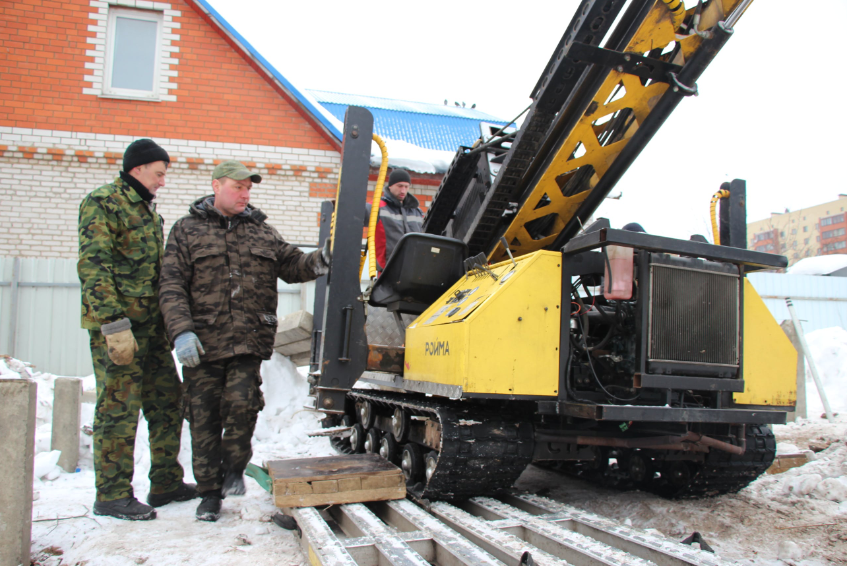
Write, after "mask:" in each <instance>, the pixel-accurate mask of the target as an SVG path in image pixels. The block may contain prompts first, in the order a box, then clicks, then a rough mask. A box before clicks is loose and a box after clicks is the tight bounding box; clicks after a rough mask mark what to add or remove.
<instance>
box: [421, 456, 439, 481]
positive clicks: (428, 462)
mask: <svg viewBox="0 0 847 566" xmlns="http://www.w3.org/2000/svg"><path fill="white" fill-rule="evenodd" d="M437 465H438V452H436V451H435V450H433V451H432V452H427V455H426V457H425V458H424V466H425V467H426V472H425V473H426V481H429V480H430V478H432V474H434V473H435V467H436V466H437Z"/></svg>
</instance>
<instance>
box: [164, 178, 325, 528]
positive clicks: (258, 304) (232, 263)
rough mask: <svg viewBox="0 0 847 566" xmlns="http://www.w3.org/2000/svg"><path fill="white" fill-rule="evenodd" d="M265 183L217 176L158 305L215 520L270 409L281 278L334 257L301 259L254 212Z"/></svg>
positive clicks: (198, 472) (204, 510) (177, 252)
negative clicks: (266, 378) (178, 366)
mask: <svg viewBox="0 0 847 566" xmlns="http://www.w3.org/2000/svg"><path fill="white" fill-rule="evenodd" d="M261 180H262V177H261V176H260V175H257V174H254V173H252V172H250V171H248V170H247V168H246V167H245V166H244V165H242V164H241V163H239V162H237V161H225V162H223V163H221V164H220V165H218V166H217V167H216V168H215V170H214V172H213V174H212V188H213V189H214V195H212V196H207V197H203V198H200V199H198V200H197V201H195V202H194V203H193V204H192V205H191V207H190V209H189V212H190V214H189V215H188V216H185V217H183V218H181V219H180V220H178V221H177V223H176V224H175V225H174V227H173V228H172V229H171V233H170V236H169V237H168V245H167V250H166V252H165V261H164V265H163V266H162V277H161V281H160V286H159V301H160V303H161V305H162V313H163V315H164V317H165V324H166V325H167V329H168V333H169V334H170V336H171V338H172V339H173V340H174V342H175V344H176V352H177V357H178V358H179V361H180V362H182V363H183V370H182V374H183V379H184V383H185V385H186V386H187V388H188V403H189V405H188V407H189V411H190V412H189V419H188V420H189V423H190V425H191V446H192V452H193V462H192V463H193V466H194V477H195V479H196V480H197V491H199V492H200V494H201V495H202V496H203V501H202V502H201V503H200V505H199V506H198V508H197V513H196V515H197V518H198V519H201V520H204V521H216V520H217V519H218V518H219V516H220V509H221V499H222V498H223V497H225V496H226V495H241V494H243V493H244V470H245V468H246V466H247V464H248V463H249V462H250V458H251V456H252V454H253V453H252V449H251V439H252V437H253V430H254V428H255V425H256V419H257V416H258V413H259V411H260V410H261V409H262V407H264V399H263V397H262V391H261V389H260V387H259V386H260V385H261V383H262V378H261V376H260V374H259V369H260V366H261V363H262V360H267V359H269V358H270V357H271V354H272V353H273V343H274V337H275V335H276V325H277V317H276V308H277V300H278V294H277V278H278V277H279V278H281V279H283V280H284V281H286V282H288V283H299V282H303V281H311V280H313V279H316V278H317V277H318V276H320V275H323V274H324V273H326V272H327V270H328V267H329V251H328V249H327V247H326V246H325V247H324V250H318V251H315V252H312V253H310V254H304V253H303V252H301V251H300V250H299V249H297V248H296V247H294V246H291V245H289V244H287V243H285V241H284V240H283V239H282V237H281V236H280V235H279V233H278V232H277V231H276V230H275V229H274V228H273V227H272V226H270V225H269V224H267V223H266V222H265V220H266V219H267V216H266V215H265V214H264V213H263V212H262V211H261V210H259V209H257V208H253V207H252V206H250V205H249V204H248V203H249V200H250V189H251V188H252V185H253V183H260V182H261Z"/></svg>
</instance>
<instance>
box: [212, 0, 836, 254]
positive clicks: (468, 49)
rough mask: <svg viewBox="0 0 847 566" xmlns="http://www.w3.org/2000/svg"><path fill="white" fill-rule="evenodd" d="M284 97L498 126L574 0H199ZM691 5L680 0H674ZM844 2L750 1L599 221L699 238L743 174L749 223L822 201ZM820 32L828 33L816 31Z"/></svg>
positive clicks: (518, 101) (826, 190) (536, 71)
mask: <svg viewBox="0 0 847 566" xmlns="http://www.w3.org/2000/svg"><path fill="white" fill-rule="evenodd" d="M209 1H210V3H211V4H212V5H213V6H214V7H215V9H216V10H218V11H219V12H220V13H221V15H222V16H223V17H224V18H226V19H227V20H228V21H229V22H230V24H232V25H233V26H234V27H235V28H236V29H237V30H238V31H239V33H241V34H242V35H243V36H244V37H245V38H246V39H247V40H248V41H249V42H250V43H252V44H253V46H254V47H256V49H258V50H259V52H260V53H262V55H263V56H264V57H265V58H266V59H268V60H269V61H270V62H271V64H273V65H274V66H275V67H276V68H277V70H279V71H280V72H281V73H282V74H283V75H285V76H286V78H288V79H289V80H290V81H291V82H293V83H294V84H295V85H296V86H297V87H298V88H303V89H316V90H328V91H334V92H344V93H352V94H364V95H372V96H382V97H386V98H397V99H404V100H413V101H421V102H432V103H438V104H440V103H443V101H444V99H445V98H446V99H447V100H448V101H449V103H450V104H453V102H454V101H458V102H463V101H464V102H465V103H466V104H467V105H468V106H470V105H471V104H473V103H475V104H476V105H477V108H478V109H480V110H483V111H485V112H488V113H490V114H493V115H495V116H497V117H499V118H501V119H503V120H509V119H511V118H513V117H514V116H515V115H516V114H518V113H519V112H520V111H521V110H523V109H524V108H525V107H526V106H527V105H528V104H529V103H530V100H529V98H528V97H529V94H530V91H531V90H532V88H533V86H534V85H535V83H536V81H537V80H538V77H539V75H540V74H541V72H542V71H543V69H544V66H545V64H546V63H547V61H548V60H549V58H550V56H551V54H552V52H553V49H554V48H555V46H556V44H557V43H558V41H559V39H560V38H561V36H562V34H563V33H564V30H565V27H566V26H567V24H568V22H569V21H570V19H571V16H572V15H573V11H574V10H575V8H576V7H577V6H578V5H579V2H578V1H577V0H565V1H559V2H552V1H551V2H539V1H534V0H524V1H522V2H514V1H512V2H500V1H491V0H489V1H487V2H457V1H456V0H452V1H442V0H428V1H427V2H398V1H396V0H395V1H394V2H388V1H372V2H365V1H361V0H357V1H349V0H348V1H335V0H324V1H321V2H281V1H279V0H209ZM685 3H686V6H687V7H690V6H692V5H693V2H692V1H691V0H688V1H686V2H685ZM845 21H847V1H845V0H819V1H817V2H808V3H807V2H803V3H799V2H796V1H794V2H792V1H789V0H757V1H756V2H754V3H753V5H752V6H751V7H750V8H749V9H748V11H747V13H746V14H745V15H744V17H742V18H741V20H740V21H739V22H738V24H737V25H736V33H735V35H734V36H733V37H732V38H731V39H730V40H729V43H728V44H727V45H726V47H724V49H723V50H722V51H721V53H720V54H719V55H718V57H717V58H716V59H715V61H714V62H713V63H712V64H711V66H710V67H709V69H707V70H706V72H705V74H704V75H703V76H702V77H701V79H700V81H699V89H700V96H699V97H697V98H693V97H692V98H688V99H685V100H683V101H682V103H681V104H680V106H679V107H678V108H677V110H676V111H675V112H674V114H673V115H672V116H671V118H670V119H669V120H668V121H667V122H666V123H665V125H664V127H663V128H662V129H661V130H660V131H659V133H658V134H657V135H656V136H655V137H654V138H653V140H652V142H651V143H650V144H649V145H648V146H647V148H646V149H645V150H644V151H643V152H642V154H641V156H640V157H639V158H638V159H637V160H636V162H635V163H634V164H633V165H632V167H630V169H629V171H628V172H627V174H626V175H625V176H624V177H623V178H622V179H621V181H620V182H619V183H618V185H617V187H616V189H615V191H614V192H615V193H617V192H618V191H620V192H622V193H623V197H622V198H621V199H620V200H619V201H608V200H607V202H606V204H605V205H604V206H603V207H602V208H601V210H600V212H599V214H601V215H605V216H607V217H609V218H610V219H611V221H612V225H613V226H616V227H619V226H621V225H623V224H625V223H627V222H630V221H638V222H641V223H642V224H643V225H644V227H645V228H646V229H647V231H648V232H652V233H655V234H661V235H667V236H675V237H683V238H687V237H688V236H689V235H690V234H692V233H703V234H706V235H707V236H708V237H709V238H710V239H711V234H708V233H707V232H710V231H711V229H710V228H709V224H708V209H709V199H710V197H711V195H712V194H713V193H714V192H715V191H716V190H718V189H719V187H720V184H721V183H722V182H723V181H727V180H731V179H733V178H741V179H746V180H747V190H748V199H747V208H748V220H750V221H752V220H759V219H762V218H766V217H768V216H769V214H770V212H776V211H783V210H784V209H786V208H789V209H792V210H794V209H798V208H803V207H806V206H811V205H814V204H819V203H822V202H826V201H830V200H835V199H836V198H837V196H838V194H839V193H847V183H845V181H844V174H843V172H842V169H843V164H844V163H845V161H847V155H845V153H847V144H845V143H844V141H843V136H844V132H845V130H847V117H845V112H844V111H843V109H842V108H841V102H842V100H841V99H842V96H843V95H844V90H845V89H844V86H845V83H847V79H845V73H844V70H843V69H844V64H843V62H840V60H839V59H838V58H837V57H836V54H837V53H838V52H841V51H843V40H842V38H841V33H843V31H842V27H841V26H843V23H844V22H845ZM827 24H829V25H827Z"/></svg>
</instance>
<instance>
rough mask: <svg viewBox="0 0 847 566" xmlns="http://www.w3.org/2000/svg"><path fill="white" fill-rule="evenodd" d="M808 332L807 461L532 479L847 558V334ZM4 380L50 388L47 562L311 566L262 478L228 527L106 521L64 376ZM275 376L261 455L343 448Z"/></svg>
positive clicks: (775, 557) (535, 487)
mask: <svg viewBox="0 0 847 566" xmlns="http://www.w3.org/2000/svg"><path fill="white" fill-rule="evenodd" d="M807 339H808V342H809V346H810V348H811V349H812V352H813V355H814V358H815V359H816V361H817V364H818V369H819V371H820V374H821V376H822V379H823V382H824V387H825V390H826V392H827V394H828V396H829V402H830V405H831V406H832V409H833V411H835V412H836V413H839V416H837V417H836V419H835V421H834V422H828V421H826V420H825V419H822V418H821V413H822V412H823V409H822V404H821V402H820V399H819V397H818V396H817V392H816V390H815V388H814V384H813V382H812V381H811V377H808V376H807V377H808V381H807V398H808V403H809V412H808V414H809V417H810V418H808V419H801V420H799V421H798V422H796V423H792V424H789V425H785V426H776V427H774V432H775V434H776V436H777V440H778V442H779V445H778V447H779V451H780V452H781V453H794V452H801V451H806V450H809V449H810V447H814V448H816V449H821V448H823V449H822V451H820V452H817V453H813V458H814V459H813V460H812V461H810V462H809V463H807V464H806V465H804V466H802V467H799V468H794V469H791V470H789V471H787V472H785V473H783V474H778V475H765V476H762V477H761V478H759V479H758V480H756V481H755V482H753V483H752V484H751V485H750V486H748V487H747V488H745V489H743V490H741V491H740V492H739V493H737V494H733V495H726V496H721V497H716V498H711V499H704V500H699V501H691V500H686V501H668V500H664V499H661V498H658V497H656V496H653V495H650V494H645V493H641V492H631V493H621V492H617V491H611V490H605V489H602V488H598V487H597V486H593V485H590V484H587V483H584V482H581V481H578V480H573V479H570V478H565V477H563V476H561V475H558V474H556V473H553V472H549V471H545V470H541V469H539V468H535V467H530V468H529V469H528V470H527V471H526V472H525V473H524V475H523V476H522V477H521V479H520V480H519V482H518V487H519V488H521V489H525V490H528V491H532V492H542V494H543V495H545V496H547V497H551V498H553V499H557V500H560V501H563V502H566V503H568V504H571V505H574V506H576V507H579V508H583V509H586V510H589V511H592V512H595V513H598V514H600V515H604V516H607V517H610V518H612V519H615V520H619V521H622V522H624V523H626V524H629V525H632V526H633V527H635V528H640V529H649V530H652V532H654V533H660V534H662V535H664V536H666V537H668V538H669V539H672V540H681V539H683V538H685V537H686V536H688V535H690V534H691V533H692V532H694V531H697V532H700V533H701V535H702V536H703V537H704V538H705V540H706V541H707V542H708V544H709V545H711V546H712V547H713V548H714V549H715V551H716V553H717V554H718V556H719V557H721V558H722V559H725V560H731V561H737V562H738V563H740V564H744V565H757V566H772V565H773V566H775V565H779V564H789V565H794V566H819V565H823V564H847V527H846V526H845V525H847V445H845V438H847V417H845V415H847V331H845V330H844V329H842V328H830V329H825V330H819V331H816V332H812V333H809V334H808V335H807ZM0 374H3V376H4V377H15V376H16V375H20V376H23V377H32V378H33V379H34V380H35V381H36V382H37V383H38V415H37V418H38V426H37V432H36V452H37V454H36V475H38V476H39V478H37V479H36V480H35V482H34V490H35V492H36V497H37V498H36V500H35V501H34V503H33V520H34V522H33V529H32V556H33V560H34V563H35V564H39V565H51V566H58V565H60V564H62V565H67V566H70V565H77V564H86V565H88V566H99V565H110V566H111V565H116V566H121V565H125V564H126V565H135V564H148V565H157V566H158V565H163V566H170V565H177V564H185V565H194V564H196V565H200V564H203V565H228V564H244V563H262V564H266V563H267V564H269V563H274V564H283V565H300V564H303V565H305V564H308V560H307V559H306V558H305V557H304V556H303V554H302V553H301V552H300V548H299V544H298V540H297V538H296V537H295V536H294V535H293V534H292V533H291V532H289V531H285V530H282V529H280V528H278V527H277V526H276V525H275V524H274V523H272V522H270V517H271V515H272V514H273V513H274V512H276V508H275V507H274V505H273V503H272V500H271V497H270V495H269V494H268V493H267V492H265V491H264V490H262V489H261V488H260V487H259V486H258V485H257V484H256V483H255V482H254V481H253V480H251V479H249V478H248V480H247V484H248V485H247V494H246V495H245V496H243V497H230V498H228V499H226V500H224V505H223V514H222V517H221V519H220V521H218V522H217V523H204V522H201V521H197V520H195V518H194V510H195V508H196V506H197V503H198V501H197V500H194V501H188V502H184V503H172V504H170V505H167V506H165V507H162V508H160V509H159V510H158V518H157V519H156V520H155V521H148V522H126V521H120V520H117V519H111V518H107V517H98V516H95V515H93V513H92V512H91V507H92V504H93V502H94V472H93V469H92V460H91V437H90V436H88V435H85V434H83V435H82V440H81V452H82V456H81V458H80V464H79V468H80V471H79V472H77V473H65V472H63V471H61V469H60V468H58V467H56V466H55V460H56V458H57V454H55V453H53V454H51V453H50V452H49V449H50V431H51V416H52V402H53V392H52V387H53V382H54V380H55V376H53V375H50V374H45V373H39V372H35V371H33V370H32V369H30V368H27V367H26V365H25V364H22V363H20V362H18V361H17V360H12V359H10V360H7V362H6V363H3V362H0ZM262 376H263V380H264V385H263V390H264V394H265V401H266V407H265V410H264V411H263V412H262V414H261V415H260V418H259V422H258V425H257V428H256V434H255V436H254V441H253V448H254V456H253V462H254V463H259V464H261V463H262V462H264V461H266V460H272V459H279V458H287V457H302V456H322V455H328V454H332V453H333V451H332V449H331V448H330V446H329V442H328V441H327V439H325V438H308V437H306V435H305V433H306V431H308V430H313V429H317V428H319V427H320V425H319V423H318V419H317V417H316V416H315V415H314V414H313V413H311V412H309V411H305V410H303V409H302V407H303V404H304V401H305V398H306V393H307V389H308V386H307V383H306V380H305V377H304V376H303V375H302V374H301V373H299V372H298V371H297V369H296V368H294V366H293V365H292V364H291V362H290V361H289V360H288V359H287V358H284V357H282V356H279V355H278V354H275V355H274V357H273V359H271V360H270V361H268V362H265V363H264V364H263V365H262ZM84 388H85V389H86V390H93V389H94V379H93V376H89V377H87V378H85V379H84ZM92 417H93V406H92V405H90V404H84V405H83V415H82V420H83V423H84V428H85V427H90V425H91V421H92ZM143 423H144V421H143V420H142V425H141V426H140V427H139V435H138V439H137V442H136V467H135V471H136V473H135V479H134V482H133V485H134V487H135V492H136V496H137V497H138V498H139V499H141V500H144V498H145V497H146V495H147V489H148V485H149V484H148V482H147V478H146V475H147V471H148V470H149V467H150V458H149V451H148V444H147V430H146V426H144V424H143ZM88 430H90V428H88ZM180 461H181V462H182V464H183V467H184V468H185V471H186V476H187V477H186V481H192V477H191V464H190V442H189V434H188V427H187V426H186V427H185V428H184V430H183V442H182V451H181V453H180Z"/></svg>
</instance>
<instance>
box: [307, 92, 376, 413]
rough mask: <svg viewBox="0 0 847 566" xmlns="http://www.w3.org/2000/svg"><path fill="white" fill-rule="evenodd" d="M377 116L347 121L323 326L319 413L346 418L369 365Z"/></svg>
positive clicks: (358, 112)
mask: <svg viewBox="0 0 847 566" xmlns="http://www.w3.org/2000/svg"><path fill="white" fill-rule="evenodd" d="M372 139H373V116H372V115H371V113H370V112H369V111H368V110H366V109H365V108H361V107H358V106H350V107H348V108H347V114H346V115H345V117H344V141H343V143H342V147H341V173H340V175H341V188H340V190H339V192H338V198H337V200H336V203H335V228H334V231H333V236H332V256H333V257H332V267H331V270H330V273H329V276H328V280H327V287H326V293H325V297H326V303H325V304H326V309H325V311H324V315H323V322H322V323H321V329H322V330H323V333H322V334H321V349H320V358H321V364H320V378H319V379H318V385H317V403H316V408H317V409H318V410H319V411H325V412H330V413H336V414H341V413H343V411H344V403H345V397H346V391H348V390H349V389H350V388H351V387H352V386H353V384H354V383H355V382H356V380H357V379H359V376H361V375H362V372H363V371H364V370H365V366H366V365H367V359H368V341H367V337H366V335H365V308H364V303H362V301H360V300H359V298H360V296H361V294H362V290H361V287H360V281H359V259H360V257H361V254H360V251H361V241H362V226H364V223H365V200H366V198H367V190H368V174H369V173H370V155H371V141H372Z"/></svg>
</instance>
